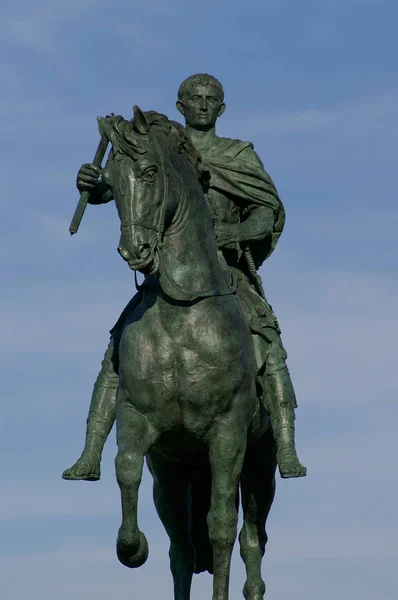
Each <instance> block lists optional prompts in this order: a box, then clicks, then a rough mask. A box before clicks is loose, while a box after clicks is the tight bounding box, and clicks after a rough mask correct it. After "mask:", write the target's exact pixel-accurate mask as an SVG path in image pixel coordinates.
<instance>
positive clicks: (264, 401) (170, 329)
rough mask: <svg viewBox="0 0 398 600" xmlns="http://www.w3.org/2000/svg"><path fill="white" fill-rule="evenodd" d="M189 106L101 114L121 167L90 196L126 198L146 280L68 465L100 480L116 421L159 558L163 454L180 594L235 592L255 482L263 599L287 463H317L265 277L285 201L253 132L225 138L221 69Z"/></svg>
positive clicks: (127, 548) (135, 531)
mask: <svg viewBox="0 0 398 600" xmlns="http://www.w3.org/2000/svg"><path fill="white" fill-rule="evenodd" d="M177 109H178V110H179V111H180V113H181V114H182V115H183V116H184V118H185V125H186V126H185V128H184V127H182V126H181V125H180V124H179V123H176V122H174V121H170V120H169V119H168V118H167V117H166V116H164V115H161V114H159V113H156V112H154V111H150V112H147V113H143V112H142V111H141V110H140V109H139V108H138V107H134V118H133V119H132V120H130V121H128V120H125V119H124V118H123V117H120V116H114V115H111V116H110V117H106V118H104V119H101V118H99V130H100V134H101V144H102V146H101V147H102V148H104V146H105V145H106V144H108V143H110V146H111V150H110V153H109V156H108V160H107V163H106V166H105V168H104V169H101V168H100V167H99V164H98V161H97V164H87V165H83V167H82V168H81V169H80V171H79V173H78V178H77V185H78V189H79V190H80V191H81V192H83V193H88V194H89V198H88V202H90V203H91V204H101V203H104V202H109V201H110V200H112V199H114V200H115V203H116V206H117V210H118V214H119V217H120V221H121V237H120V242H119V247H118V251H119V253H120V255H121V256H122V258H123V259H124V260H125V261H126V262H127V263H128V265H129V267H130V268H131V269H133V270H134V271H140V272H141V273H143V274H144V275H145V279H144V283H143V285H141V286H139V290H138V293H137V294H136V296H135V297H134V298H133V299H132V300H131V301H130V302H129V304H128V305H127V306H126V308H125V310H124V311H123V313H122V315H121V316H120V318H119V320H118V322H117V323H116V325H115V327H114V328H113V329H112V330H111V340H110V344H109V347H108V349H107V351H106V353H105V357H104V360H103V363H102V369H101V372H100V374H99V376H98V379H97V381H96V384H95V386H94V392H93V396H92V400H91V405H90V411H89V415H88V419H87V434H86V443H85V447H84V450H83V453H82V455H81V457H80V458H79V460H78V461H77V462H76V463H75V464H74V465H73V466H72V467H71V468H70V469H67V470H66V471H65V472H64V473H63V477H64V478H65V479H86V480H98V479H99V478H100V461H101V454H102V450H103V446H104V443H105V441H106V438H107V436H108V434H109V432H110V430H111V428H112V426H113V423H114V421H115V419H116V427H117V444H118V454H117V457H116V475H117V480H118V483H119V486H120V490H121V496H122V524H121V527H120V529H119V535H118V541H117V554H118V557H119V560H120V561H121V562H122V563H123V564H125V565H126V566H128V567H138V566H140V565H141V564H143V563H144V562H145V560H146V558H147V555H148V545H147V542H146V538H145V536H144V534H143V533H142V532H141V531H140V529H139V527H138V521H137V501H138V492H139V485H140V481H141V475H142V469H143V462H144V458H145V457H147V463H148V466H149V469H150V471H151V473H152V475H153V478H154V499H155V504H156V509H157V511H158V514H159V517H160V519H161V520H162V522H163V525H164V527H165V529H166V531H167V533H168V535H169V537H170V564H171V571H172V575H173V578H174V590H175V599H177V600H189V597H190V586H191V580H192V575H193V573H199V572H201V571H206V570H207V571H209V572H210V573H213V574H214V593H213V599H214V600H227V598H228V588H229V571H230V560H231V553H232V548H233V545H234V542H235V538H236V535H237V507H238V504H239V500H238V489H239V488H240V492H241V493H240V502H241V505H242V508H243V514H244V523H243V527H242V531H241V533H240V536H239V541H240V547H241V556H242V558H243V560H244V562H245V565H246V570H247V581H246V583H245V587H244V596H245V598H246V599H247V600H260V599H261V598H263V597H264V593H265V584H264V582H263V580H262V577H261V560H262V556H263V554H264V549H265V544H266V540H267V536H266V531H265V524H266V519H267V515H268V512H269V509H270V507H271V504H272V501H273V497H274V490H275V469H276V465H277V464H278V465H279V471H280V474H281V476H282V477H284V478H289V477H301V476H304V475H305V474H306V469H305V467H303V466H302V465H301V464H300V462H299V460H298V457H297V454H296V449H295V440H294V411H295V407H296V400H295V394H294V390H293V386H292V383H291V379H290V375H289V371H288V369H287V366H286V352H285V350H284V347H283V345H282V341H281V337H280V329H279V325H278V322H277V319H276V317H275V315H274V313H273V311H272V308H271V306H270V305H269V304H268V302H267V300H266V298H265V295H264V291H263V287H262V282H261V279H260V277H259V275H258V274H257V270H258V268H259V266H260V265H261V264H262V262H263V261H264V260H265V259H266V258H267V257H268V256H269V255H270V254H271V253H272V251H273V250H274V248H275V246H276V243H277V241H278V239H279V237H280V235H281V233H282V230H283V225H284V218H285V213H284V208H283V205H282V203H281V201H280V198H279V196H278V193H277V191H276V188H275V186H274V184H273V182H272V180H271V178H270V177H269V175H268V174H267V173H266V172H265V171H264V168H263V165H262V162H261V160H260V159H259V157H258V156H257V154H256V153H255V151H254V149H253V145H252V144H251V143H250V142H242V141H240V140H232V139H229V138H220V137H218V136H217V135H216V130H215V125H216V120H217V118H218V117H219V116H221V114H222V113H223V112H224V110H225V104H224V92H223V89H222V86H221V84H220V83H219V82H218V81H217V80H216V79H215V78H213V77H211V76H209V75H206V74H200V75H194V76H192V77H189V78H188V79H186V80H185V81H184V82H183V83H182V85H181V86H180V89H179V92H178V100H177Z"/></svg>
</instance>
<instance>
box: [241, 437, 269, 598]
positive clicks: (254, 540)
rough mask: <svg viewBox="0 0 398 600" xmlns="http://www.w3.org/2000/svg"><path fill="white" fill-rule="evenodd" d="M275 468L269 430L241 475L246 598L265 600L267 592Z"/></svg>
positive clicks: (242, 538)
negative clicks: (266, 555) (267, 549)
mask: <svg viewBox="0 0 398 600" xmlns="http://www.w3.org/2000/svg"><path fill="white" fill-rule="evenodd" d="M275 468H276V459H275V445H274V441H273V438H272V434H271V433H270V432H267V433H266V434H265V435H264V436H263V438H262V439H261V440H259V441H258V442H257V444H256V445H255V446H254V447H252V448H250V450H248V452H247V455H246V458H245V463H244V466H243V471H242V476H241V499H242V508H243V526H242V529H241V532H240V534H239V542H240V555H241V557H242V559H243V561H244V563H245V567H246V575H247V578H246V582H245V586H244V588H243V595H244V597H245V598H246V600H263V598H264V594H265V583H264V581H263V579H262V576H261V563H262V559H263V556H264V552H265V545H266V543H267V533H266V529H265V526H266V521H267V517H268V513H269V511H270V508H271V505H272V502H273V499H274V495H275Z"/></svg>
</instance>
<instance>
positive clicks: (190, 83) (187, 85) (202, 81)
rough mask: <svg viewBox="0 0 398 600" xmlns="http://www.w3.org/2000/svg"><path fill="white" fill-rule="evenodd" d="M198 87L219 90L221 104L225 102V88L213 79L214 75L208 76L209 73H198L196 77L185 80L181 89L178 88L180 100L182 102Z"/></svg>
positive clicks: (192, 76)
mask: <svg viewBox="0 0 398 600" xmlns="http://www.w3.org/2000/svg"><path fill="white" fill-rule="evenodd" d="M196 85H211V86H212V87H214V89H216V90H217V92H218V94H219V96H220V100H221V102H223V101H224V88H223V86H222V85H221V83H220V82H219V81H218V79H216V78H215V77H213V76H212V75H208V74H207V73H197V74H196V75H191V76H190V77H187V78H186V79H184V81H183V82H182V84H181V85H180V87H179V88H178V100H180V101H181V100H182V99H183V97H184V96H185V94H187V93H189V92H190V91H191V89H192V88H193V87H194V86H196Z"/></svg>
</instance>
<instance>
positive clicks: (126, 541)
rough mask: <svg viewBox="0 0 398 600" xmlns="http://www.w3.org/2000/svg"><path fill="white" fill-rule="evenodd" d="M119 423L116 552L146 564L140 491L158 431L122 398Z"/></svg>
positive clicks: (124, 558) (122, 557)
mask: <svg viewBox="0 0 398 600" xmlns="http://www.w3.org/2000/svg"><path fill="white" fill-rule="evenodd" d="M119 393H120V391H119ZM116 423H117V444H118V448H119V451H118V453H117V456H116V460H115V466H116V477H117V482H118V484H119V487H120V492H121V499H122V524H121V526H120V529H119V533H118V539H117V544H116V551H117V556H118V559H119V560H120V562H121V563H122V564H124V565H125V566H126V567H130V568H135V567H140V566H141V565H143V564H144V562H145V561H146V559H147V558H148V543H147V540H146V538H145V535H144V534H143V533H142V532H141V531H140V530H139V527H138V520H137V505H138V490H139V486H140V483H141V478H142V469H143V465H144V456H145V455H146V453H147V452H148V449H149V448H150V447H151V446H152V445H153V444H154V443H155V441H156V439H157V437H158V434H157V433H156V432H154V431H153V430H152V429H150V427H149V425H148V421H147V419H146V418H145V417H144V416H143V415H142V414H140V413H139V412H137V411H136V410H135V409H134V408H133V407H132V406H131V405H130V404H127V403H126V402H125V401H124V400H123V399H122V400H121V401H120V402H119V403H118V406H117V412H116Z"/></svg>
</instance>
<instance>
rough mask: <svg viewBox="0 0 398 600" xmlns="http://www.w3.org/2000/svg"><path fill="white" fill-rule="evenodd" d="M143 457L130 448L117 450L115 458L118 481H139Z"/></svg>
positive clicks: (132, 482) (131, 482)
mask: <svg viewBox="0 0 398 600" xmlns="http://www.w3.org/2000/svg"><path fill="white" fill-rule="evenodd" d="M143 464H144V457H143V456H142V455H141V454H137V453H136V452H133V451H131V450H119V452H118V453H117V455H116V459H115V467H116V477H117V481H118V483H121V484H123V483H130V484H134V483H137V484H138V483H139V482H140V481H141V476H142V469H143Z"/></svg>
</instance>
